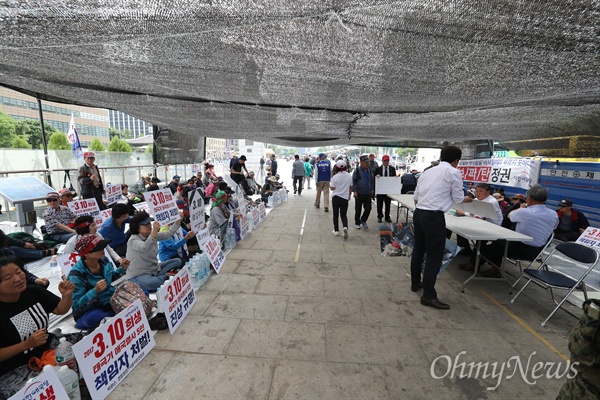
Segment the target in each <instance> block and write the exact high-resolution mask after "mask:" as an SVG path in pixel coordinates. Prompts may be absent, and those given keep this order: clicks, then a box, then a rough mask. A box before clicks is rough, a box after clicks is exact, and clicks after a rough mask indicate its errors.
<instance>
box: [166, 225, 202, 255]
mask: <svg viewBox="0 0 600 400" xmlns="http://www.w3.org/2000/svg"><path fill="white" fill-rule="evenodd" d="M181 230H182V232H183V234H180V233H179V231H178V230H177V231H175V234H174V235H173V236H171V237H170V238H168V239H165V240H161V241H160V242H158V259H159V260H160V262H165V261H168V260H171V259H173V258H178V259H180V260H181V262H182V263H185V262H187V261H188V260H189V258H190V254H189V251H186V249H185V248H184V245H186V244H187V241H188V240H191V239H192V238H194V235H195V233H194V231H189V232H188V231H186V230H185V229H184V228H183V227H182V228H181ZM168 231H169V227H168V226H163V227H162V228H160V231H159V232H168ZM186 247H187V246H186Z"/></svg>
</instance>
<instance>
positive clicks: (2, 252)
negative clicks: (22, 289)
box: [0, 247, 50, 289]
mask: <svg viewBox="0 0 600 400" xmlns="http://www.w3.org/2000/svg"><path fill="white" fill-rule="evenodd" d="M1 257H17V259H18V260H19V267H21V269H22V270H23V272H24V273H25V279H26V280H27V284H28V285H39V286H41V287H43V288H46V289H47V288H48V286H50V281H49V280H48V278H39V277H38V276H37V275H34V274H32V273H31V272H29V271H28V270H27V269H26V268H25V261H24V260H22V259H21V258H20V257H19V256H17V255H16V254H15V253H14V252H13V251H12V250H10V249H9V248H6V247H5V248H0V258H1Z"/></svg>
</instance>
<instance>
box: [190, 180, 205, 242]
mask: <svg viewBox="0 0 600 400" xmlns="http://www.w3.org/2000/svg"><path fill="white" fill-rule="evenodd" d="M188 202H189V205H190V225H191V229H192V231H194V232H200V231H201V230H202V229H204V227H205V226H206V219H205V211H204V210H205V208H204V199H203V198H202V194H201V193H200V191H198V190H194V191H193V192H190V193H189V195H188Z"/></svg>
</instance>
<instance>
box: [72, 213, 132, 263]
mask: <svg viewBox="0 0 600 400" xmlns="http://www.w3.org/2000/svg"><path fill="white" fill-rule="evenodd" d="M75 232H77V235H75V236H73V237H72V238H71V239H69V241H68V242H67V244H66V246H65V254H69V253H75V252H77V250H76V245H77V243H78V242H79V240H80V239H81V238H82V237H84V236H88V235H91V236H97V237H98V239H100V240H104V237H103V236H102V234H101V233H100V232H98V230H97V227H96V223H95V222H94V218H93V217H92V216H90V215H82V216H79V217H77V218H76V219H75ZM108 241H109V242H110V239H109V240H108ZM105 247H106V250H108V254H109V255H110V258H112V259H113V261H114V262H116V263H117V262H118V263H119V264H121V265H122V266H123V267H125V268H127V267H128V266H129V260H128V259H126V258H122V257H121V256H120V255H118V254H117V252H116V251H114V250H113V248H112V247H110V246H105ZM103 248H104V247H103Z"/></svg>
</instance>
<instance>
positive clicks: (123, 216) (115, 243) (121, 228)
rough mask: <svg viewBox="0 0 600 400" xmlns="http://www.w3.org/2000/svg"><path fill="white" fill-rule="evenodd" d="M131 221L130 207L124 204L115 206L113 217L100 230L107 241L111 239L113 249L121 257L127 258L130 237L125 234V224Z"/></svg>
mask: <svg viewBox="0 0 600 400" xmlns="http://www.w3.org/2000/svg"><path fill="white" fill-rule="evenodd" d="M130 220H131V217H130V216H129V209H128V207H127V206H125V205H124V204H115V205H114V206H113V208H112V216H110V217H108V219H107V220H106V221H104V223H103V224H102V226H101V227H100V229H99V230H98V233H100V234H101V235H102V236H103V237H104V238H105V239H110V244H111V245H112V246H111V247H112V248H113V249H114V251H115V252H116V253H117V254H118V255H120V256H121V257H125V254H126V253H127V239H129V237H128V235H127V234H126V233H125V224H126V223H128V222H129V221H130Z"/></svg>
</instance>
